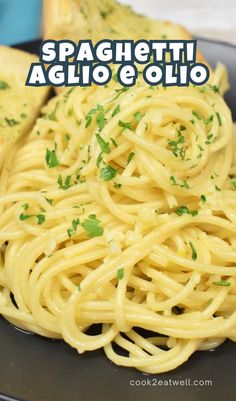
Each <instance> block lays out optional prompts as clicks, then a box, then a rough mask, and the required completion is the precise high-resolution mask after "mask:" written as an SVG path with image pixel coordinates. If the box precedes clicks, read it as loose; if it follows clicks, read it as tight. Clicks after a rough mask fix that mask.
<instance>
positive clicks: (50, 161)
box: [45, 149, 59, 168]
mask: <svg viewBox="0 0 236 401" xmlns="http://www.w3.org/2000/svg"><path fill="white" fill-rule="evenodd" d="M45 160H46V163H47V165H48V167H49V168H55V167H57V166H59V161H58V159H57V155H56V152H55V150H49V149H47V150H46V156H45Z"/></svg>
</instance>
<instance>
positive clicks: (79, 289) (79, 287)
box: [77, 284, 81, 292]
mask: <svg viewBox="0 0 236 401" xmlns="http://www.w3.org/2000/svg"><path fill="white" fill-rule="evenodd" d="M77 288H78V291H79V292H80V291H81V286H80V284H78V285H77Z"/></svg>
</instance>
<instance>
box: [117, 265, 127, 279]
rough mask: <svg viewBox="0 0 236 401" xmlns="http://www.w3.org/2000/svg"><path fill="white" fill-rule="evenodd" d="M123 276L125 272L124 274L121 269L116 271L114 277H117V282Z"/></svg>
mask: <svg viewBox="0 0 236 401" xmlns="http://www.w3.org/2000/svg"><path fill="white" fill-rule="evenodd" d="M124 275H125V272H124V269H123V268H122V269H118V270H117V274H116V276H117V278H118V280H122V278H124Z"/></svg>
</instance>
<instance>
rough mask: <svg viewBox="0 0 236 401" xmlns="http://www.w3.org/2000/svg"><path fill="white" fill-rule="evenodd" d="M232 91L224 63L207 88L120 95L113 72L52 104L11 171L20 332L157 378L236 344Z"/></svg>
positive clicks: (9, 295)
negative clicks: (228, 93)
mask: <svg viewBox="0 0 236 401" xmlns="http://www.w3.org/2000/svg"><path fill="white" fill-rule="evenodd" d="M226 81H227V78H226V73H225V71H224V69H223V67H222V66H219V67H218V68H217V70H216V71H215V72H214V73H212V76H211V80H210V82H209V83H208V84H206V85H205V86H203V87H188V88H185V87H181V88H175V87H168V88H163V87H155V88H153V87H148V86H147V85H146V84H145V83H144V82H143V81H141V80H140V81H139V83H138V84H137V85H136V86H135V87H134V88H122V87H121V86H120V85H119V84H118V83H117V80H116V75H115V74H114V77H113V81H112V82H111V83H110V84H109V85H107V86H106V87H95V86H93V87H91V88H72V89H71V88H70V89H68V90H66V91H65V92H64V93H63V94H61V95H60V96H59V97H55V98H53V99H52V100H51V101H50V103H49V105H48V106H47V107H46V108H45V110H44V111H43V115H42V117H41V118H39V119H38V121H37V124H36V126H35V127H34V129H33V131H32V132H31V133H30V135H29V136H28V137H27V138H25V139H24V140H22V141H21V142H19V143H18V144H17V145H16V146H15V147H14V148H12V150H11V152H10V153H9V155H8V157H7V158H6V160H5V163H4V166H3V169H2V172H1V182H0V190H1V198H0V207H1V219H0V226H1V231H0V239H1V269H0V289H1V292H0V313H1V314H2V315H3V316H4V317H5V318H6V319H7V320H8V321H9V322H11V323H12V324H13V325H15V326H17V327H19V328H22V329H24V330H27V331H30V332H34V333H38V334H40V335H43V336H47V337H51V338H63V339H64V340H65V341H66V342H67V343H68V344H70V345H71V346H72V347H73V348H75V349H76V350H77V351H78V352H79V353H83V352H85V351H93V350H95V349H98V348H101V347H104V350H105V353H106V355H107V357H108V358H109V359H110V360H111V361H113V362H114V363H115V364H117V365H122V366H129V367H135V368H137V369H140V370H141V371H144V372H148V373H160V372H165V371H169V370H171V369H174V368H176V367H177V366H179V365H181V364H182V363H183V362H185V361H186V360H187V359H188V358H189V357H190V355H191V354H193V353H194V352H195V351H196V350H208V349H211V348H214V347H217V346H218V345H220V344H221V343H222V342H223V341H224V340H225V339H226V338H230V339H232V340H236V312H235V307H236V285H235V276H236V266H235V261H236V209H235V205H236V180H235V179H234V177H235V174H236V160H235V158H233V147H234V145H233V125H232V118H231V113H230V111H229V109H228V107H227V105H226V103H225V102H224V100H223V97H222V93H223V92H224V91H225V89H226V85H227V83H226ZM94 324H99V325H98V326H97V330H99V332H98V334H96V335H94V333H92V332H91V331H89V328H90V327H91V326H92V325H94Z"/></svg>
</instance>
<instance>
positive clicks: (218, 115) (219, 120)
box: [216, 112, 222, 127]
mask: <svg viewBox="0 0 236 401" xmlns="http://www.w3.org/2000/svg"><path fill="white" fill-rule="evenodd" d="M216 116H217V119H218V122H219V126H220V127H222V120H221V116H220V113H218V112H217V113H216Z"/></svg>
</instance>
